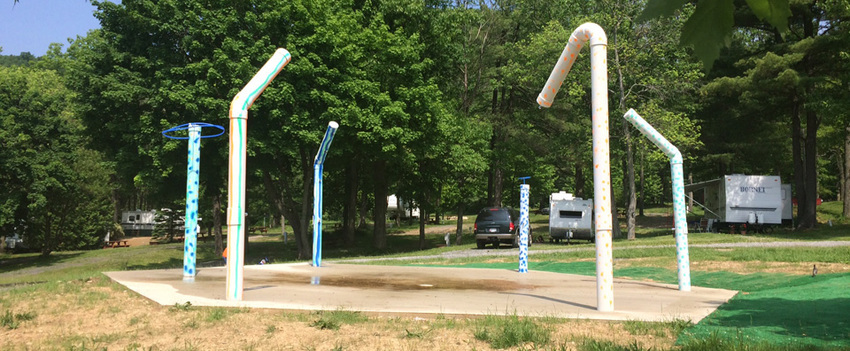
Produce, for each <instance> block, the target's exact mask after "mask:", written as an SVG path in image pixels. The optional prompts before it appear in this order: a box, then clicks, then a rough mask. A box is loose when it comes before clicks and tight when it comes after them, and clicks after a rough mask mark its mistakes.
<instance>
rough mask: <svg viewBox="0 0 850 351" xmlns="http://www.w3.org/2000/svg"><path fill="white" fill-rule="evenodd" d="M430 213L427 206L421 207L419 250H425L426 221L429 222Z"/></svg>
mask: <svg viewBox="0 0 850 351" xmlns="http://www.w3.org/2000/svg"><path fill="white" fill-rule="evenodd" d="M428 216H429V213H428V212H427V211H426V210H425V206H421V207H420V208H419V250H425V223H426V222H428Z"/></svg>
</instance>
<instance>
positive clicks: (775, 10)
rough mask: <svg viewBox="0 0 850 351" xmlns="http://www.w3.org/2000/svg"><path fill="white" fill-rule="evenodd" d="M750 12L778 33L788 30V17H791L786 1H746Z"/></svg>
mask: <svg viewBox="0 0 850 351" xmlns="http://www.w3.org/2000/svg"><path fill="white" fill-rule="evenodd" d="M747 5H749V6H750V10H752V11H753V13H754V14H755V15H756V17H758V18H759V19H760V20H762V21H767V23H770V24H771V25H773V26H774V27H776V29H778V30H779V32H780V33H785V32H786V31H787V30H788V17H791V7H790V6H789V4H788V0H747Z"/></svg>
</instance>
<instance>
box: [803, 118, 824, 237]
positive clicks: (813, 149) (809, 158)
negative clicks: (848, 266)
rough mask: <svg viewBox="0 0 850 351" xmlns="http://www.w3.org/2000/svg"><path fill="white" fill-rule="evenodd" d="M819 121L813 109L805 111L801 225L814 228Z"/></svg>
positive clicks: (815, 218)
mask: <svg viewBox="0 0 850 351" xmlns="http://www.w3.org/2000/svg"><path fill="white" fill-rule="evenodd" d="M819 124H820V123H819V121H818V118H817V114H816V113H815V112H814V111H806V140H805V145H806V158H805V162H806V212H805V213H804V218H803V220H801V221H800V223H801V225H804V227H805V228H814V227H815V226H816V225H817V199H818V171H817V133H818V126H819Z"/></svg>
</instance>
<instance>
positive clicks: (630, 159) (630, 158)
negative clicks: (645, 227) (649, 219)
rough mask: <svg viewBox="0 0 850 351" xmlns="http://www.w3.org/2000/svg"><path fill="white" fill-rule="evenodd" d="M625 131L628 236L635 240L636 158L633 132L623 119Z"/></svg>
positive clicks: (629, 238)
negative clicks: (633, 148) (633, 149)
mask: <svg viewBox="0 0 850 351" xmlns="http://www.w3.org/2000/svg"><path fill="white" fill-rule="evenodd" d="M623 132H624V133H625V139H626V140H625V141H626V186H627V187H628V189H627V190H628V191H627V192H626V193H627V194H628V195H627V196H628V202H627V204H626V206H627V207H626V238H627V239H628V240H635V207H636V205H637V191H636V190H635V159H634V153H633V152H632V133H631V130H630V129H629V124H628V122H626V121H623Z"/></svg>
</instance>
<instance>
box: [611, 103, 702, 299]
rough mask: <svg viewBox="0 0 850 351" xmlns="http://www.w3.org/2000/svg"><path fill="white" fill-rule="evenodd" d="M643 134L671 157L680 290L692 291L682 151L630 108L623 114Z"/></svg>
mask: <svg viewBox="0 0 850 351" xmlns="http://www.w3.org/2000/svg"><path fill="white" fill-rule="evenodd" d="M623 118H625V119H626V120H627V121H629V122H630V123H631V124H632V125H634V126H635V127H636V128H637V129H638V130H639V131H640V132H641V133H642V134H643V135H645V136H646V137H647V138H649V140H650V141H652V143H653V144H655V145H656V146H658V148H660V149H661V151H663V152H664V154H665V155H667V157H669V158H670V173H671V175H672V182H673V221H674V222H675V226H676V259H677V260H678V263H679V290H681V291H691V261H690V255H689V254H688V221H687V217H686V207H685V177H684V172H683V170H682V153H681V152H679V149H678V148H676V147H675V146H673V144H671V143H670V142H669V141H667V138H665V137H664V136H663V135H661V133H659V132H658V131H657V130H655V128H653V127H652V126H651V125H649V123H647V122H646V120H644V119H643V117H641V116H640V115H638V113H637V112H635V110H633V109H630V110H629V111H628V112H626V114H625V115H624V116H623Z"/></svg>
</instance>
